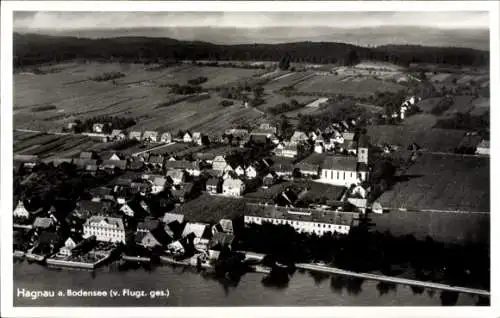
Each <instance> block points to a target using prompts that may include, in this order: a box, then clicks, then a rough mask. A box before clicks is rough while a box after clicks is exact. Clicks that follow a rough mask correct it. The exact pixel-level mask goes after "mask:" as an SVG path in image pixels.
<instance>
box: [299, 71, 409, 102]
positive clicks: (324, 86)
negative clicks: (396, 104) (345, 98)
mask: <svg viewBox="0 0 500 318" xmlns="http://www.w3.org/2000/svg"><path fill="white" fill-rule="evenodd" d="M295 87H296V89H297V91H299V92H303V93H311V94H312V93H324V94H342V95H351V96H354V97H368V96H371V95H374V94H375V93H376V92H377V91H380V92H386V91H390V92H397V91H399V90H401V89H404V86H402V85H399V84H395V83H392V82H389V81H381V80H377V79H375V78H373V77H369V76H362V77H345V76H339V75H316V76H313V77H311V78H309V79H307V80H305V81H303V82H301V83H299V84H297V85H296V86H295Z"/></svg>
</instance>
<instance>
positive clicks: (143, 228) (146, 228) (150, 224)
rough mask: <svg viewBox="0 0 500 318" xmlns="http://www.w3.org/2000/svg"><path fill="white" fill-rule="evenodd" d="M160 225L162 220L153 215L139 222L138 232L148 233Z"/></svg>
mask: <svg viewBox="0 0 500 318" xmlns="http://www.w3.org/2000/svg"><path fill="white" fill-rule="evenodd" d="M160 225H161V224H160V220H158V219H155V218H152V217H146V218H145V219H144V221H142V222H139V223H137V232H144V233H147V232H150V231H153V230H154V229H156V228H158V227H161V226H160Z"/></svg>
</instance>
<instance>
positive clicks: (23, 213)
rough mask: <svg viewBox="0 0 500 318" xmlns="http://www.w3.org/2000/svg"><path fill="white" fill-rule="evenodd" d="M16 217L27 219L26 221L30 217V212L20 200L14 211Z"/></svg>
mask: <svg viewBox="0 0 500 318" xmlns="http://www.w3.org/2000/svg"><path fill="white" fill-rule="evenodd" d="M14 216H15V217H19V218H25V219H27V218H29V217H30V213H29V212H28V210H27V209H26V207H25V206H24V203H23V201H21V200H19V201H18V202H17V206H16V208H15V209H14Z"/></svg>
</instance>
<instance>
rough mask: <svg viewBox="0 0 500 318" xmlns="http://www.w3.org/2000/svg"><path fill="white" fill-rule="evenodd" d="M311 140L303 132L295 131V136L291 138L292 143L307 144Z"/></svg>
mask: <svg viewBox="0 0 500 318" xmlns="http://www.w3.org/2000/svg"><path fill="white" fill-rule="evenodd" d="M308 140H309V137H307V134H306V133H305V132H302V131H295V132H294V133H293V136H292V137H291V138H290V142H292V143H295V144H297V143H301V142H307V141H308Z"/></svg>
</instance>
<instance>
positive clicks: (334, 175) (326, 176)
mask: <svg viewBox="0 0 500 318" xmlns="http://www.w3.org/2000/svg"><path fill="white" fill-rule="evenodd" d="M367 178H368V169H367V167H366V168H363V167H361V166H360V164H358V160H357V158H356V157H346V156H327V157H326V158H325V160H324V161H323V164H322V166H321V174H320V179H319V180H318V181H319V182H322V183H328V184H333V185H338V186H345V187H350V186H351V185H352V184H359V183H360V182H362V181H366V180H367Z"/></svg>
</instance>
